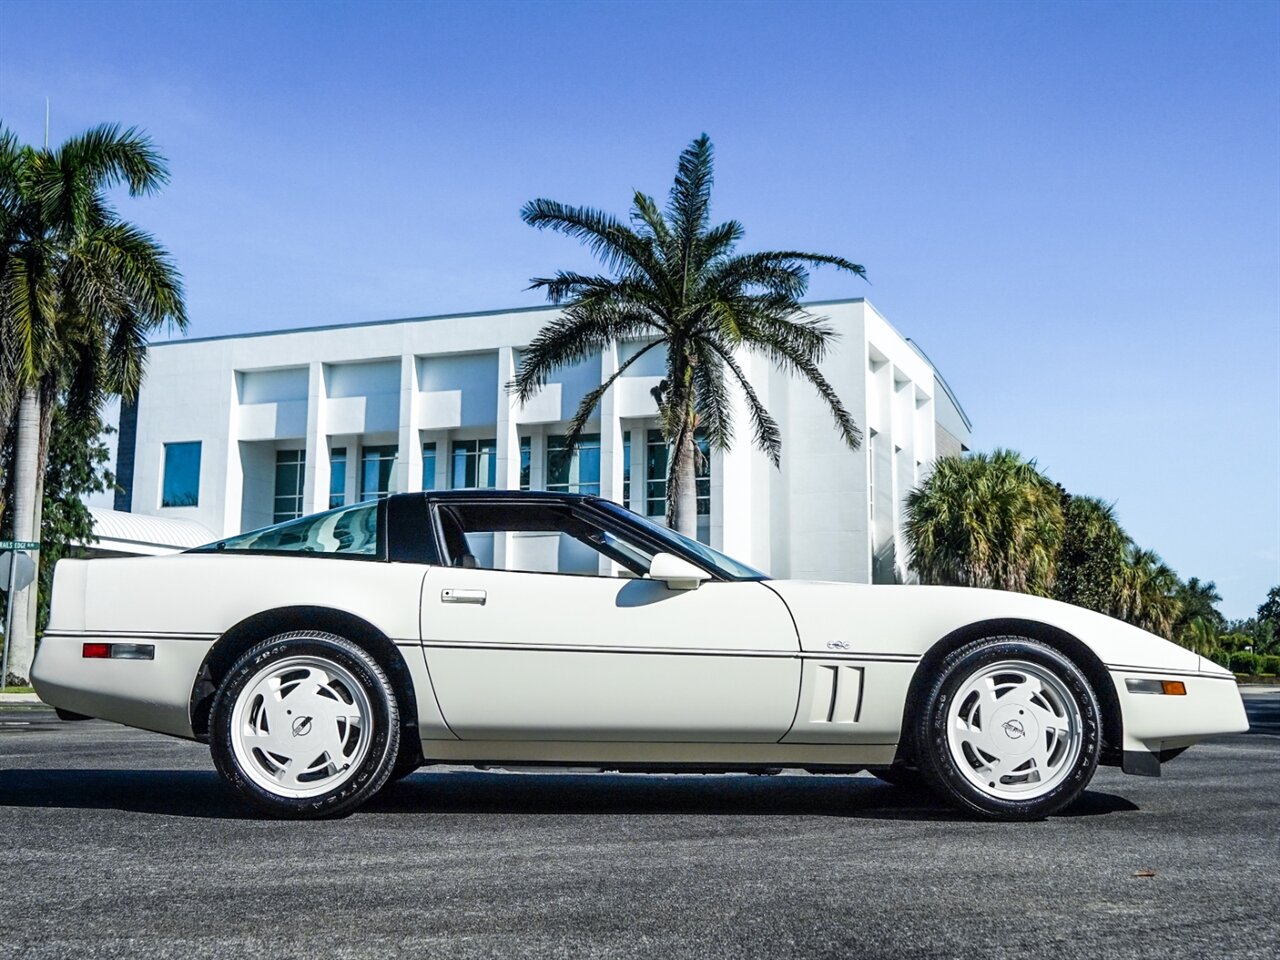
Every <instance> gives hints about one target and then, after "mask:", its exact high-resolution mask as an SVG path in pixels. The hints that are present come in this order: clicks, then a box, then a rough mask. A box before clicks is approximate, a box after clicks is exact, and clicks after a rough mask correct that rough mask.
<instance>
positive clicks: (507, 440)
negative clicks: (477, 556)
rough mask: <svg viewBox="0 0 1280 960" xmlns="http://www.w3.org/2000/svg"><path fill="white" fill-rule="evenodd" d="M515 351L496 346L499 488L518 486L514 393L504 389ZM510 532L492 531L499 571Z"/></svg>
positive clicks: (504, 562)
mask: <svg viewBox="0 0 1280 960" xmlns="http://www.w3.org/2000/svg"><path fill="white" fill-rule="evenodd" d="M515 375H516V351H515V348H513V347H499V348H498V423H497V428H496V429H497V433H496V442H497V445H498V449H497V461H498V464H497V468H496V469H495V471H494V474H495V476H494V483H495V484H496V486H497V487H498V489H499V490H519V489H520V424H519V423H518V422H517V420H516V415H517V405H516V398H515V395H514V394H513V393H512V392H511V391H510V390H508V389H507V384H509V383H510V382H511V381H512V380H514V379H515ZM512 548H513V545H512V535H511V534H510V533H495V534H494V535H493V565H494V567H495V568H496V569H498V570H504V569H507V567H508V560H509V559H510V558H511V556H512Z"/></svg>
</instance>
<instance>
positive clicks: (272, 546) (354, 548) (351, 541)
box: [192, 500, 378, 557]
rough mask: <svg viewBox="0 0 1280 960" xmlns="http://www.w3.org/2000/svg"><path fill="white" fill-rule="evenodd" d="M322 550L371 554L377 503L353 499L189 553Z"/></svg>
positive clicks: (375, 540) (373, 553)
mask: <svg viewBox="0 0 1280 960" xmlns="http://www.w3.org/2000/svg"><path fill="white" fill-rule="evenodd" d="M224 550H244V551H251V552H254V553H324V554H334V555H342V556H362V557H373V556H376V555H377V553H378V503H377V501H376V500H375V501H370V502H368V503H356V504H352V505H351V506H347V507H339V508H338V509H337V510H330V511H329V512H328V513H317V514H314V515H312V516H309V517H301V518H299V519H297V520H286V521H285V522H284V523H277V524H276V525H275V526H273V527H263V528H262V529H261V530H251V531H249V532H248V533H241V534H238V535H236V536H234V537H227V538H226V539H225V540H218V541H215V542H214V543H210V544H206V545H205V546H203V547H196V549H195V550H194V551H192V552H193V553H208V552H218V551H224Z"/></svg>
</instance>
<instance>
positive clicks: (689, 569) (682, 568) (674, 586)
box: [649, 553, 711, 590]
mask: <svg viewBox="0 0 1280 960" xmlns="http://www.w3.org/2000/svg"><path fill="white" fill-rule="evenodd" d="M649 578H650V579H651V580H662V581H665V582H666V584H667V589H668V590H697V589H698V587H699V586H701V585H702V581H703V580H710V579H711V574H709V573H707V571H705V570H703V569H702V568H701V567H695V566H694V565H693V564H692V563H690V562H689V561H688V560H685V559H683V558H682V557H677V556H676V555H675V554H674V553H658V554H654V557H653V560H652V561H651V562H650V563H649Z"/></svg>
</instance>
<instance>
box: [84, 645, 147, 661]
mask: <svg viewBox="0 0 1280 960" xmlns="http://www.w3.org/2000/svg"><path fill="white" fill-rule="evenodd" d="M83 656H84V658H85V659H86V660H154V659H155V658H156V647H155V644H154V643H86V644H85V645H84V650H83Z"/></svg>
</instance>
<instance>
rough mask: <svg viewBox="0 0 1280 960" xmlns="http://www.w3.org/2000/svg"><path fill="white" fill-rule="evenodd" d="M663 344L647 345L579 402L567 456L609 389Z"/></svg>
mask: <svg viewBox="0 0 1280 960" xmlns="http://www.w3.org/2000/svg"><path fill="white" fill-rule="evenodd" d="M661 343H662V341H661V340H655V341H653V343H650V344H647V345H646V346H644V347H642V348H641V349H640V350H638V351H636V353H635V354H633V355H632V356H630V357H628V358H627V359H626V360H625V361H623V362H622V363H620V364H618V369H617V370H615V371H614V372H613V373H611V374H610V375H609V376H608V377H606V378H605V380H604V382H603V383H601V384H600V386H598V387H596V388H594V389H593V390H591V391H589V392H588V393H587V395H586V396H584V397H583V398H582V400H581V401H579V403H578V409H577V411H576V412H575V413H574V415H573V420H572V421H571V422H570V424H569V432H568V433H566V434H565V437H564V451H565V455H566V456H567V455H568V454H569V453H571V452H572V451H573V448H574V447H576V446H577V445H578V440H579V438H581V436H582V431H583V430H585V429H586V427H587V422H588V421H589V420H590V419H591V414H592V413H594V412H595V409H596V407H597V406H598V405H599V403H600V399H601V398H602V397H603V396H604V395H605V393H606V392H607V391H608V389H609V388H610V387H612V386H613V385H614V383H615V382H617V380H618V378H619V377H621V376H622V375H623V374H624V373H626V372H627V369H628V368H629V367H630V366H631V365H632V364H633V363H635V362H636V361H637V360H639V359H640V358H641V357H643V356H644V355H645V354H646V353H648V352H649V351H650V350H652V349H653V348H654V347H657V346H659V345H660V344H661Z"/></svg>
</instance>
